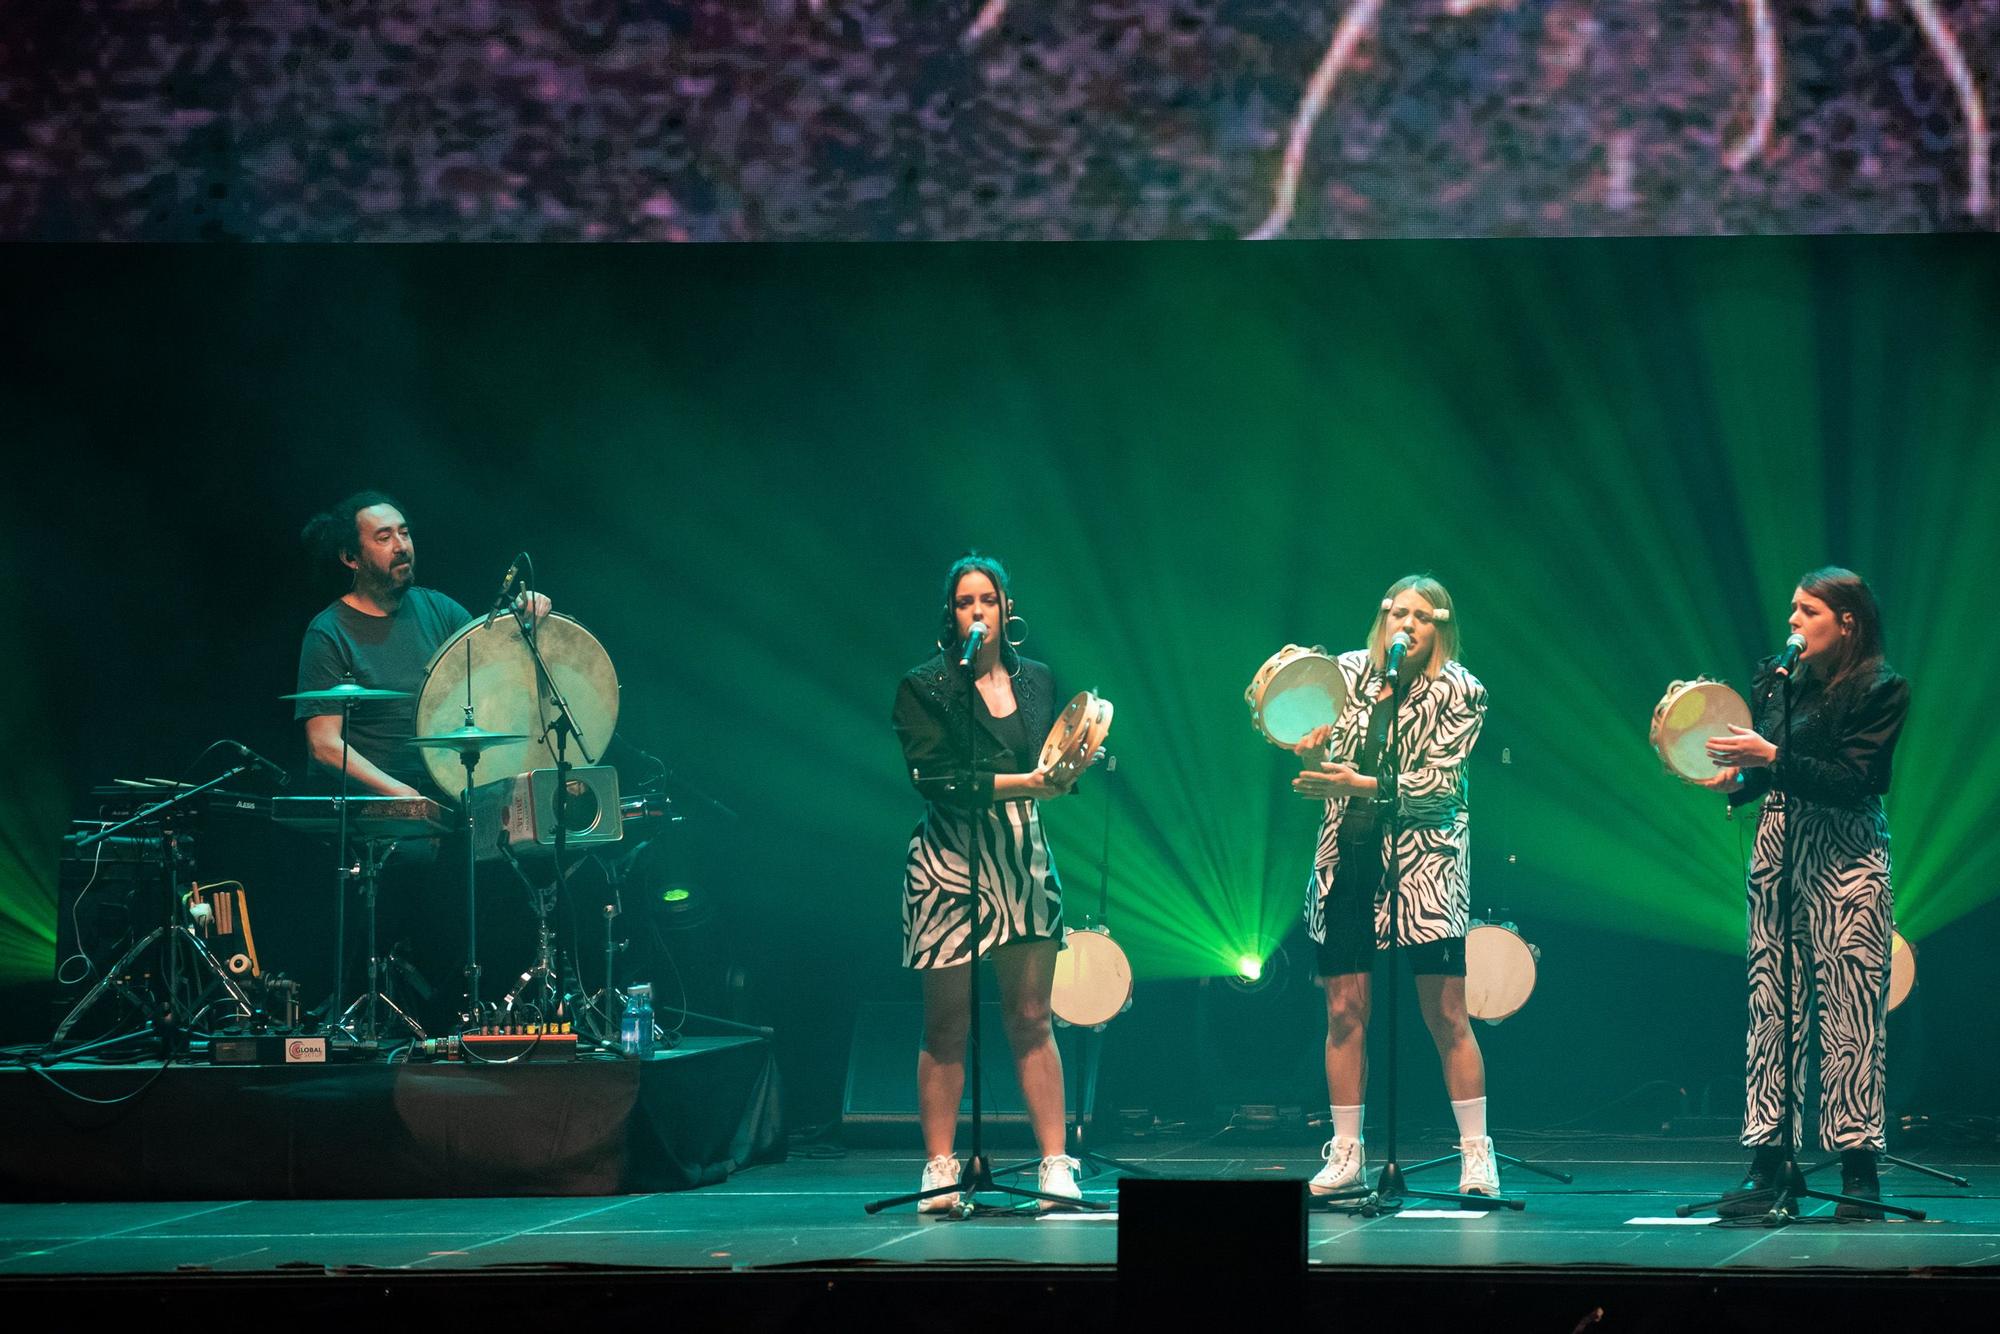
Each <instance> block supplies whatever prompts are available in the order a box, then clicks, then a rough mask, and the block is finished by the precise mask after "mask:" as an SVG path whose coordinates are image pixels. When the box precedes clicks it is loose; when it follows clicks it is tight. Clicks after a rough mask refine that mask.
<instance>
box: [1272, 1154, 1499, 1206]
mask: <svg viewBox="0 0 2000 1334" xmlns="http://www.w3.org/2000/svg"><path fill="white" fill-rule="evenodd" d="M1437 1161H1442V1160H1437ZM1426 1165H1427V1164H1426ZM1410 1170H1413V1169H1405V1168H1403V1167H1402V1166H1400V1165H1398V1164H1397V1163H1396V1162H1395V1161H1394V1160H1391V1161H1389V1162H1386V1163H1384V1164H1383V1165H1382V1166H1381V1168H1380V1170H1378V1171H1377V1173H1376V1175H1375V1184H1374V1185H1373V1186H1372V1187H1370V1186H1360V1185H1356V1186H1350V1187H1348V1188H1347V1189H1345V1190H1339V1191H1335V1192H1333V1193H1332V1194H1330V1195H1313V1196H1311V1197H1310V1199H1311V1202H1312V1203H1314V1204H1318V1205H1321V1206H1323V1207H1325V1208H1328V1209H1335V1210H1339V1211H1341V1212H1344V1213H1354V1214H1359V1215H1361V1216H1362V1217H1363V1218H1379V1217H1381V1216H1383V1215H1384V1214H1392V1213H1395V1212H1396V1211H1398V1210H1399V1209H1401V1208H1402V1207H1403V1205H1404V1204H1405V1203H1406V1202H1407V1201H1410V1200H1431V1201H1435V1202H1437V1203H1440V1204H1442V1203H1444V1202H1446V1201H1450V1202H1452V1203H1454V1204H1456V1205H1458V1207H1459V1208H1461V1209H1478V1210H1484V1211H1487V1212H1491V1211H1493V1210H1495V1209H1511V1210H1513V1211H1514V1212H1516V1213H1519V1212H1520V1211H1522V1210H1523V1209H1526V1208H1527V1207H1528V1206H1527V1202H1526V1201H1525V1200H1519V1199H1513V1198H1510V1197H1508V1196H1505V1195H1470V1194H1460V1193H1459V1192H1457V1191H1449V1190H1411V1189H1410V1188H1409V1186H1408V1185H1407V1184H1405V1182H1404V1178H1405V1177H1406V1176H1407V1175H1408V1172H1409V1171H1410Z"/></svg>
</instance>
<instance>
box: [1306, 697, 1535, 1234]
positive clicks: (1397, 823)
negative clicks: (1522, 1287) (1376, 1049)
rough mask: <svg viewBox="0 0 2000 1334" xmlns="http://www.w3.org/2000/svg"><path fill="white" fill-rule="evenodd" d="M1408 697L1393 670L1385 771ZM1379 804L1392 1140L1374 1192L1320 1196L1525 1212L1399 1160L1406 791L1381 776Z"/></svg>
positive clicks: (1339, 1202)
mask: <svg viewBox="0 0 2000 1334" xmlns="http://www.w3.org/2000/svg"><path fill="white" fill-rule="evenodd" d="M1403 698H1404V695H1403V690H1402V683H1401V682H1400V681H1398V680H1397V679H1396V676H1395V675H1394V674H1391V675H1390V677H1389V698H1388V699H1387V700H1383V701H1377V703H1376V705H1375V707H1376V708H1378V709H1379V708H1381V707H1383V705H1384V704H1386V705H1387V706H1388V708H1389V734H1388V744H1387V745H1386V746H1385V747H1384V748H1383V751H1382V763H1381V764H1380V765H1378V766H1377V767H1378V768H1379V769H1380V770H1381V771H1382V773H1384V774H1399V773H1401V772H1402V768H1403ZM1374 802H1375V809H1376V812H1377V818H1378V819H1379V820H1381V821H1382V822H1383V829H1384V831H1385V833H1386V835H1387V838H1386V841H1387V843H1388V847H1389V854H1388V857H1387V858H1386V859H1385V860H1384V862H1383V866H1382V884H1383V887H1384V889H1385V890H1386V892H1387V896H1388V900H1389V951H1388V953H1389V981H1388V986H1387V988H1386V992H1387V995H1386V998H1385V1003H1384V1006H1383V1008H1384V1009H1385V1010H1386V1011H1387V1016H1386V1018H1385V1020H1384V1023H1385V1027H1386V1030H1387V1031H1386V1032H1385V1033H1384V1035H1383V1044H1384V1046H1385V1047H1386V1048H1387V1053H1386V1054H1387V1056H1388V1060H1387V1061H1385V1062H1384V1064H1385V1065H1387V1066H1388V1075H1387V1090H1386V1091H1387V1093H1388V1097H1387V1098H1386V1099H1385V1101H1386V1102H1387V1104H1388V1107H1387V1114H1386V1115H1387V1119H1386V1123H1385V1125H1386V1129H1387V1132H1388V1133H1387V1134H1386V1135H1385V1136H1384V1138H1386V1139H1387V1140H1388V1142H1389V1143H1388V1154H1387V1158H1386V1160H1385V1161H1384V1162H1383V1164H1382V1167H1381V1170H1380V1171H1379V1172H1377V1173H1376V1176H1375V1186H1374V1188H1373V1189H1372V1190H1370V1189H1367V1188H1366V1187H1363V1186H1359V1185H1357V1186H1353V1187H1350V1188H1349V1189H1347V1190H1345V1191H1340V1192H1337V1193H1335V1194H1332V1195H1324V1196H1321V1197H1320V1198H1321V1199H1323V1200H1325V1201H1327V1203H1328V1204H1329V1205H1330V1206H1331V1207H1333V1208H1337V1209H1346V1210H1350V1211H1351V1212H1354V1213H1359V1214H1360V1215H1362V1216H1363V1217H1365V1218H1375V1217H1379V1216H1380V1215H1383V1214H1388V1213H1394V1212H1395V1211H1396V1210H1398V1209H1401V1208H1402V1207H1403V1201H1404V1200H1405V1199H1406V1198H1408V1199H1418V1200H1451V1201H1453V1202H1455V1203H1456V1204H1457V1205H1458V1206H1459V1207H1460V1208H1461V1209H1514V1210H1520V1209H1522V1208H1525V1207H1526V1206H1525V1204H1524V1202H1523V1201H1521V1200H1517V1199H1508V1198H1507V1197H1506V1196H1504V1195H1472V1194H1461V1193H1459V1192H1458V1191H1443V1190H1411V1189H1410V1188H1409V1187H1408V1186H1407V1185H1405V1184H1404V1176H1405V1173H1404V1171H1403V1168H1402V1166H1401V1165H1400V1164H1398V1163H1397V1161H1396V1074H1397V1066H1398V1064H1399V1063H1400V1060H1401V1051H1400V1048H1399V1045H1398V1043H1397V1032H1398V1022H1397V1015H1398V1012H1399V1011H1400V1010H1401V1009H1402V987H1401V980H1402V972H1403V968H1402V959H1403V951H1402V947H1401V945H1400V944H1399V943H1398V940H1397V937H1398V935H1399V933H1400V931H1401V908H1402V899H1403V856H1402V833H1403V829H1402V816H1401V813H1400V811H1399V807H1400V806H1401V804H1402V803H1401V794H1400V793H1398V794H1396V795H1394V796H1390V797H1387V798H1384V796H1383V795H1382V786H1381V777H1380V775H1377V777H1376V788H1375V797H1374ZM1368 915H1369V926H1370V928H1371V929H1372V928H1373V926H1374V915H1375V907H1374V904H1373V903H1370V904H1369V907H1368Z"/></svg>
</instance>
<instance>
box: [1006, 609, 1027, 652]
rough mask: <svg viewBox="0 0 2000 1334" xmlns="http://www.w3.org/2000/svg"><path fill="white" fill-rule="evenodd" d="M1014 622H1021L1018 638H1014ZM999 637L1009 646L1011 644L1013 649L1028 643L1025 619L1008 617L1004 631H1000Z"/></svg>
mask: <svg viewBox="0 0 2000 1334" xmlns="http://www.w3.org/2000/svg"><path fill="white" fill-rule="evenodd" d="M1016 621H1019V622H1021V630H1020V634H1019V637H1016V635H1015V633H1014V622H1016ZM1001 637H1002V638H1004V639H1005V640H1006V641H1007V642H1008V643H1009V644H1012V645H1013V646H1014V647H1015V648H1019V647H1021V645H1023V644H1025V643H1027V642H1028V622H1027V619H1026V618H1025V617H1021V616H1009V617H1008V618H1007V626H1006V629H1004V630H1002V631H1001Z"/></svg>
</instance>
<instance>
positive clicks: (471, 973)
mask: <svg viewBox="0 0 2000 1334" xmlns="http://www.w3.org/2000/svg"><path fill="white" fill-rule="evenodd" d="M464 725H465V726H466V727H468V728H471V727H476V726H478V724H477V723H476V722H475V721H474V720H473V716H472V636H471V635H467V636H466V637H465V724H464ZM458 762H459V764H460V765H462V766H463V767H464V769H465V793H464V795H463V796H462V797H461V798H460V799H459V813H460V814H461V815H463V816H464V817H465V994H466V1009H467V1018H468V1022H469V1023H470V1025H471V1026H472V1027H474V1028H477V1027H478V1026H479V1025H480V1024H481V1023H482V1022H484V1019H485V1016H483V1015H482V1014H481V1013H480V1003H479V860H478V848H477V847H476V846H474V845H475V844H477V842H478V841H479V839H478V834H479V830H478V827H477V825H476V823H475V822H474V820H473V817H472V774H473V771H474V770H475V769H477V768H478V767H479V748H478V747H477V746H476V745H472V744H469V743H468V744H466V745H464V746H462V747H461V748H460V749H459V752H458Z"/></svg>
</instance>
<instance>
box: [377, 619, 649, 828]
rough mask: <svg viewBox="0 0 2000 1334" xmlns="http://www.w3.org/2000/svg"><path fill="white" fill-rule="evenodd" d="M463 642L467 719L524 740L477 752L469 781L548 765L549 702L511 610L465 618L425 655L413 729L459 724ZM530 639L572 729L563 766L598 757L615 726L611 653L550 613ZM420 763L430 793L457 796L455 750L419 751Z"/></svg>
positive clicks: (551, 743) (461, 776)
mask: <svg viewBox="0 0 2000 1334" xmlns="http://www.w3.org/2000/svg"><path fill="white" fill-rule="evenodd" d="M468 642H469V643H470V645H471V653H470V664H469V665H470V671H471V676H472V710H473V718H474V720H475V721H477V722H478V724H479V726H481V727H483V728H485V729H486V730H487V731H489V732H518V733H520V734H521V735H523V736H526V737H527V738H528V739H527V740H526V741H516V742H513V743H512V744H510V745H504V746H495V747H494V748H493V749H491V750H489V751H487V752H485V753H484V754H482V755H481V756H480V757H479V769H478V771H477V773H476V775H475V777H476V778H477V779H478V781H479V782H481V783H490V782H492V781H493V780H494V779H496V778H511V777H513V776H514V775H515V774H519V773H526V772H528V771H529V770H530V769H553V768H555V764H556V747H555V734H554V733H552V732H550V731H549V724H551V723H553V722H554V721H555V720H556V711H555V707H554V706H553V705H552V704H550V703H549V687H548V683H547V682H546V681H542V680H540V679H539V676H538V674H537V672H536V670H535V659H534V655H533V654H531V653H529V652H528V645H527V642H526V641H525V640H523V639H522V638H521V625H520V622H518V621H517V620H515V619H514V618H513V617H512V616H496V617H494V618H493V620H492V623H491V624H488V623H487V618H486V617H484V616H482V617H480V618H479V619H477V620H474V621H469V622H467V623H466V624H465V625H464V626H462V627H461V628H460V629H459V631H458V632H457V633H456V634H454V635H453V636H452V637H451V638H450V639H447V640H445V641H444V646H443V647H442V648H440V649H439V650H438V651H437V652H436V653H434V654H432V655H431V660H430V664H429V665H428V666H427V667H425V668H424V686H423V689H422V690H421V691H419V692H418V694H417V735H418V736H428V735H431V734H433V733H441V732H449V731H451V730H452V729H453V728H455V727H458V726H460V725H461V724H463V723H464V722H465V720H466V719H465V704H466V689H465V680H466V674H467V668H468V657H467V644H468ZM535 644H536V647H538V648H540V649H541V651H542V661H544V662H546V663H547V664H548V666H549V675H550V676H551V677H552V678H554V680H555V683H556V685H557V686H558V687H559V688H560V689H561V690H562V694H563V698H564V699H567V700H568V701H569V708H570V712H571V713H573V714H575V715H576V725H577V729H578V735H576V736H573V737H571V738H570V741H569V762H570V763H571V764H578V765H583V764H596V763H598V762H599V761H600V760H602V759H603V758H604V752H605V751H606V749H608V748H609V747H610V745H611V734H612V733H613V732H614V731H616V730H617V728H618V673H617V672H615V671H613V670H612V668H611V656H610V655H609V654H607V653H606V652H605V651H604V646H603V645H602V644H600V643H598V642H597V639H596V637H595V636H593V635H592V634H591V633H590V631H588V630H586V629H584V628H583V627H582V626H581V625H579V624H578V623H577V622H575V621H573V620H571V619H570V618H569V617H567V616H564V615H562V614H561V613H560V612H557V613H553V614H551V615H548V616H544V617H542V619H541V623H540V624H539V625H538V626H537V627H536V629H535ZM424 765H425V767H427V768H428V769H429V770H430V772H431V778H432V779H433V780H434V781H435V782H436V783H437V785H438V787H439V789H440V790H442V791H445V792H457V791H458V790H459V789H461V788H463V787H464V786H465V770H464V769H463V768H462V767H461V766H460V765H459V761H458V753H457V752H456V751H451V750H426V751H424Z"/></svg>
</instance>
